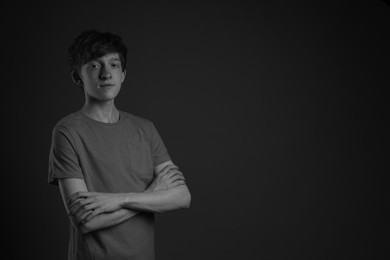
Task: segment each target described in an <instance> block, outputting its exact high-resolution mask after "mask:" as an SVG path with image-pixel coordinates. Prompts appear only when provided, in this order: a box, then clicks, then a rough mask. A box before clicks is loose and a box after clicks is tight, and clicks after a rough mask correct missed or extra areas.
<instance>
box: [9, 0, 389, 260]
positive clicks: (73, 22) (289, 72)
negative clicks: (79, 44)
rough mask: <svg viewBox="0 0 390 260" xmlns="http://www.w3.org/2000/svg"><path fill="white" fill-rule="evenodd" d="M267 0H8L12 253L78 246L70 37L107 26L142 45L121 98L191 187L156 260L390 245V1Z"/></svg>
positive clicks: (160, 220) (379, 250)
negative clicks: (68, 187) (58, 144)
mask: <svg viewBox="0 0 390 260" xmlns="http://www.w3.org/2000/svg"><path fill="white" fill-rule="evenodd" d="M145 2H146V1H145ZM183 2H184V1H183ZM265 2H267V3H265ZM268 2H271V1H261V2H260V3H257V4H248V3H243V2H240V3H239V2H238V1H237V3H234V4H231V3H229V4H228V3H224V4H216V3H215V4H211V2H208V3H207V4H202V3H200V2H196V1H193V2H185V3H177V4H173V3H166V2H164V3H163V1H162V2H161V3H156V4H152V3H144V4H140V3H136V2H135V1H127V2H126V3H125V1H123V2H119V1H118V2H117V1H111V2H107V3H106V4H100V3H96V2H92V1H91V2H89V1H79V2H78V3H70V2H67V3H62V2H61V3H58V2H57V1H51V2H48V3H46V4H42V3H40V4H39V5H38V6H37V5H36V3H35V2H31V3H24V4H21V3H20V4H19V3H14V4H12V5H11V4H6V5H5V6H4V8H3V10H2V12H3V16H2V18H1V19H2V27H4V28H3V30H2V31H3V33H4V34H3V36H2V43H3V44H5V47H3V48H2V49H3V54H2V57H3V59H2V61H3V62H2V68H3V69H2V72H3V74H2V83H3V85H2V87H3V92H2V93H3V100H2V101H3V102H2V106H3V107H4V108H3V121H2V129H3V142H4V144H5V145H3V148H4V151H5V153H4V156H3V160H4V164H3V165H4V167H3V169H5V170H3V171H2V174H3V181H2V187H3V189H2V190H3V193H5V194H4V196H3V199H2V200H3V201H4V203H3V207H2V214H3V216H5V217H6V220H5V221H4V222H3V223H2V224H3V225H4V226H5V227H6V230H7V232H6V233H5V234H4V236H5V237H6V239H7V243H6V244H5V245H6V249H5V251H3V253H7V252H8V253H11V254H10V255H11V256H13V258H14V259H24V258H27V259H30V258H31V259H66V252H67V243H68V220H67V217H66V214H65V210H64V208H63V205H62V201H61V197H60V194H59V192H58V189H57V188H56V187H54V186H49V185H48V184H47V182H46V179H47V162H48V153H49V148H50V137H51V130H52V127H53V126H54V124H55V123H56V122H57V120H58V119H60V118H61V117H63V116H65V115H67V114H68V113H70V112H73V111H75V110H77V109H79V108H80V107H81V106H82V103H83V94H82V92H81V90H79V89H78V88H77V87H75V86H73V85H72V83H71V80H70V77H69V69H68V65H67V63H66V58H65V56H66V49H67V47H68V46H69V44H70V43H71V41H72V40H73V38H74V37H75V36H76V35H77V34H79V33H80V32H81V31H82V30H85V29H98V30H101V31H111V32H114V33H118V34H120V35H122V37H123V39H124V41H125V42H126V44H127V45H128V47H129V57H128V60H129V64H128V68H127V69H128V71H127V79H126V81H125V83H124V86H123V89H122V92H121V94H120V96H119V97H118V99H117V102H116V104H117V106H118V108H119V109H122V110H125V111H128V112H131V113H133V114H136V115H139V116H142V117H145V118H148V119H150V120H152V121H153V122H154V123H155V125H156V127H157V129H158V130H159V132H160V134H161V136H162V137H163V139H164V141H165V143H166V145H167V147H168V149H169V152H170V154H171V156H172V157H173V160H174V162H175V163H176V164H178V165H179V166H180V167H181V169H182V170H183V172H184V173H185V175H186V177H187V182H188V186H189V188H190V190H191V193H192V205H191V208H190V209H189V210H186V211H178V212H171V213H165V214H162V215H158V216H157V220H156V222H157V227H156V246H157V248H156V251H157V259H161V260H162V259H170V260H173V259H189V260H191V259H197V260H198V259H345V258H347V259H352V258H353V259H369V258H370V259H381V258H382V257H383V259H384V258H387V257H388V256H389V253H388V250H387V249H388V247H389V239H388V229H387V228H388V225H387V224H386V222H387V220H388V214H387V213H386V209H388V200H387V199H385V196H386V195H388V180H389V178H388V173H387V171H388V163H387V159H388V156H387V154H386V152H387V150H388V147H387V143H388V133H389V128H388V126H387V125H386V122H387V121H388V112H387V110H388V108H389V102H388V98H389V95H388V93H387V92H386V90H387V88H388V86H390V85H389V83H390V77H389V71H390V70H389V60H390V59H389V58H390V53H389V46H390V41H389V40H388V37H386V36H388V35H389V25H390V7H389V5H388V4H386V3H385V2H384V1H368V0H367V1H349V2H342V1H333V2H332V1H321V2H318V1H272V3H268ZM313 2H315V3H313ZM3 46H4V45H3ZM385 256H387V257H385ZM8 259H11V258H10V257H8Z"/></svg>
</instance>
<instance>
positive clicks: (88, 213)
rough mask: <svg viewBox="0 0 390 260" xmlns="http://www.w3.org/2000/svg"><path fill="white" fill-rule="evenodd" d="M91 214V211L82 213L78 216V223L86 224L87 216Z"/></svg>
mask: <svg viewBox="0 0 390 260" xmlns="http://www.w3.org/2000/svg"><path fill="white" fill-rule="evenodd" d="M92 213H93V211H92V210H89V211H87V212H84V213H83V214H82V215H81V216H80V218H79V223H83V224H84V223H85V222H87V217H88V216H89V215H91V214H92Z"/></svg>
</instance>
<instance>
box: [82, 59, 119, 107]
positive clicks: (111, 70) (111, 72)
mask: <svg viewBox="0 0 390 260" xmlns="http://www.w3.org/2000/svg"><path fill="white" fill-rule="evenodd" d="M125 76H126V71H125V70H122V64H121V61H120V58H119V54H118V53H110V54H107V55H105V56H102V57H100V58H97V59H94V60H91V61H90V62H88V63H86V64H84V65H83V66H81V70H80V78H81V80H82V82H83V86H84V92H85V94H86V95H87V96H88V97H90V98H93V99H97V100H100V101H108V100H113V99H114V98H115V97H116V96H117V95H118V93H119V91H120V89H121V85H122V82H123V81H124V79H125Z"/></svg>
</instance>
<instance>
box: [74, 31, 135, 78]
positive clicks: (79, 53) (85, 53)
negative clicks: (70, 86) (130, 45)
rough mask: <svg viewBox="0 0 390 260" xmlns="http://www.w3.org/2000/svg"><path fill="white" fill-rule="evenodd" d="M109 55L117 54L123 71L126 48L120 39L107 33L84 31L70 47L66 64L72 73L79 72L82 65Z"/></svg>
mask: <svg viewBox="0 0 390 260" xmlns="http://www.w3.org/2000/svg"><path fill="white" fill-rule="evenodd" d="M109 53H118V54H119V58H120V61H121V65H122V70H125V69H126V56H127V48H126V46H125V45H124V44H123V42H122V39H121V37H119V36H118V35H115V34H112V33H109V32H106V33H101V32H98V31H95V30H89V31H84V32H82V33H81V34H80V35H79V36H77V37H76V38H75V40H74V42H73V43H72V44H71V45H70V47H69V49H68V62H69V65H70V67H71V69H72V71H75V72H80V70H81V66H82V65H84V64H86V63H87V62H89V61H91V60H93V59H96V58H99V57H102V56H104V55H107V54H109Z"/></svg>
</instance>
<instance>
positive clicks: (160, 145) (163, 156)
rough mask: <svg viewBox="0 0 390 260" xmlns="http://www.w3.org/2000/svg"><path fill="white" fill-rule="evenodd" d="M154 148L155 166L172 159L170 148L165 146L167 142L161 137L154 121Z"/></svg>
mask: <svg viewBox="0 0 390 260" xmlns="http://www.w3.org/2000/svg"><path fill="white" fill-rule="evenodd" d="M152 148H153V157H154V158H153V159H154V166H155V167H156V166H157V165H159V164H162V163H164V162H166V161H169V160H171V157H170V156H169V154H168V150H167V148H166V147H165V144H164V142H163V140H162V139H161V137H160V135H159V133H158V132H157V129H156V127H155V126H154V124H153V123H152Z"/></svg>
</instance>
